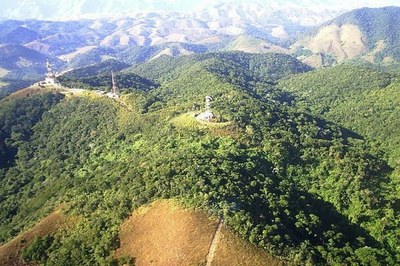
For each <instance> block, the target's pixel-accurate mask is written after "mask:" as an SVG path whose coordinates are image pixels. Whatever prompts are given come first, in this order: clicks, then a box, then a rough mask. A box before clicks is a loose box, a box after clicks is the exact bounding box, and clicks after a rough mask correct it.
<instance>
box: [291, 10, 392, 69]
mask: <svg viewBox="0 0 400 266" xmlns="http://www.w3.org/2000/svg"><path fill="white" fill-rule="evenodd" d="M399 13H400V7H384V8H362V9H356V10H353V11H350V12H347V13H345V14H343V15H341V16H339V17H337V18H335V19H332V20H330V21H328V22H326V23H324V24H322V25H320V26H318V27H317V28H315V29H313V30H310V31H309V32H308V33H305V34H303V36H302V37H301V38H299V39H297V40H296V42H295V44H294V45H293V46H292V50H294V51H295V52H294V53H295V54H296V56H298V58H301V59H302V60H303V61H304V62H308V63H309V64H310V65H314V66H324V65H325V66H327V65H332V64H334V63H337V62H343V61H349V60H355V61H359V62H363V63H372V64H379V65H393V64H398V63H399V60H400V50H399V46H398V43H399V41H400V26H399V25H400V24H399V22H400V18H399V15H398V14H399Z"/></svg>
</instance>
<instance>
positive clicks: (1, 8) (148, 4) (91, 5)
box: [0, 0, 400, 20]
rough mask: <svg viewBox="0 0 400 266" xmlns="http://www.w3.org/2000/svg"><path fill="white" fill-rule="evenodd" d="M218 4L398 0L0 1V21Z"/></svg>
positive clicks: (388, 1) (380, 1)
mask: <svg viewBox="0 0 400 266" xmlns="http://www.w3.org/2000/svg"><path fill="white" fill-rule="evenodd" d="M220 2H234V3H258V4H262V5H264V6H279V7H285V6H301V7H306V8H310V9H323V8H328V9H346V10H350V9H354V8H359V7H381V6H400V0H358V1H350V0H320V1H317V0H275V1H271V0H246V1H244V0H237V1H233V0H224V1H222V0H0V18H1V19H18V20H23V19H49V20H60V19H61V20H64V19H75V18H81V17H86V18H96V17H100V16H104V15H111V14H134V13H138V12H148V11H160V10H163V11H166V12H172V11H176V12H191V11H195V10H199V9H201V8H204V7H208V6H212V5H215V4H218V3H220Z"/></svg>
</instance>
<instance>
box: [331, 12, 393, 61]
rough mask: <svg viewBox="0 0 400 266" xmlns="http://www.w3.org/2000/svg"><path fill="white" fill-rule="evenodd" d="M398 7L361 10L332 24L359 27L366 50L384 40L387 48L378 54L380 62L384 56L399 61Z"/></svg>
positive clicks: (350, 13) (346, 15)
mask: <svg viewBox="0 0 400 266" xmlns="http://www.w3.org/2000/svg"><path fill="white" fill-rule="evenodd" d="M399 13H400V7H384V8H362V9H357V10H354V11H351V12H348V13H346V14H344V15H342V16H340V17H338V18H336V19H334V20H333V22H335V23H337V24H339V25H343V24H353V25H357V26H359V27H360V29H361V31H362V32H363V33H364V35H365V42H366V45H367V47H368V48H370V49H374V48H375V46H376V44H377V42H378V41H380V40H384V41H385V43H386V44H387V47H386V48H385V49H384V50H383V51H382V52H380V53H379V58H380V59H381V60H382V59H383V58H384V57H385V56H388V55H391V56H394V58H396V59H397V60H399V59H400V49H399V46H398V43H399V41H400V17H399Z"/></svg>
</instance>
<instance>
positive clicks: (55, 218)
mask: <svg viewBox="0 0 400 266" xmlns="http://www.w3.org/2000/svg"><path fill="white" fill-rule="evenodd" d="M66 221H67V219H66V216H64V215H63V214H62V212H61V211H60V210H57V211H54V212H52V213H50V214H49V215H48V216H47V217H46V218H44V219H43V220H42V221H40V222H39V223H38V224H36V225H35V226H34V227H32V228H31V229H29V230H28V231H26V232H24V233H22V234H20V235H19V236H17V237H16V238H14V239H12V240H11V241H9V242H8V243H6V244H4V245H2V246H0V265H4V266H6V265H7V266H10V265H27V264H25V263H23V262H22V261H21V260H20V258H19V252H20V251H21V250H22V249H24V248H25V247H27V246H28V245H29V244H30V243H31V242H32V240H33V239H34V238H35V237H39V236H40V237H43V236H45V235H48V234H52V233H54V232H55V231H57V230H58V229H59V228H60V226H61V225H63V224H65V223H66Z"/></svg>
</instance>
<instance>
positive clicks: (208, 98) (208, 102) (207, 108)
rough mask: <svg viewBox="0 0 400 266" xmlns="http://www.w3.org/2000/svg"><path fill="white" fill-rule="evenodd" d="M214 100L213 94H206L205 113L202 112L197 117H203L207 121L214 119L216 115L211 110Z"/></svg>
mask: <svg viewBox="0 0 400 266" xmlns="http://www.w3.org/2000/svg"><path fill="white" fill-rule="evenodd" d="M212 100H213V98H212V97H211V96H206V97H205V103H204V106H205V111H204V113H201V114H199V115H198V116H197V118H199V119H201V120H205V121H210V120H211V119H213V118H214V117H215V116H214V114H213V113H212V112H211V101H212Z"/></svg>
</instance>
